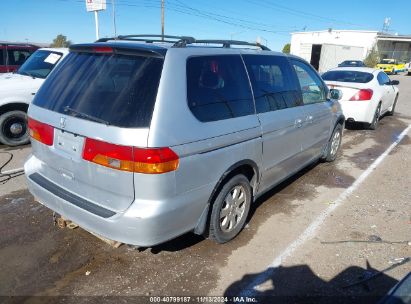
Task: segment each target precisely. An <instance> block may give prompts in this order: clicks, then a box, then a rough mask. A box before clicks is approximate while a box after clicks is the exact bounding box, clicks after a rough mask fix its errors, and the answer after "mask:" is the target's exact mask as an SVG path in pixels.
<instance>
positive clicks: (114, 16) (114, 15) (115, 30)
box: [111, 0, 117, 37]
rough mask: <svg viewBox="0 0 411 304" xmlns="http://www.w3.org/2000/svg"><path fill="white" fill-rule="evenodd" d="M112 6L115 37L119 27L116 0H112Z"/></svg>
mask: <svg viewBox="0 0 411 304" xmlns="http://www.w3.org/2000/svg"><path fill="white" fill-rule="evenodd" d="M111 6H112V8H113V29H114V37H117V28H116V9H115V6H114V0H111Z"/></svg>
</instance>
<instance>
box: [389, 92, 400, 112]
mask: <svg viewBox="0 0 411 304" xmlns="http://www.w3.org/2000/svg"><path fill="white" fill-rule="evenodd" d="M397 100H398V95H397V96H395V100H394V103H393V104H392V109H391V111H388V112H387V116H393V115H394V111H395V107H396V106H397Z"/></svg>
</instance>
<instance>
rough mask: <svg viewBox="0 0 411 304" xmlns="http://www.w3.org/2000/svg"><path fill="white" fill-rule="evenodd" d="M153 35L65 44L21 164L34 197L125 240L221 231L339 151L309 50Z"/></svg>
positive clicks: (37, 106) (335, 109)
mask: <svg viewBox="0 0 411 304" xmlns="http://www.w3.org/2000/svg"><path fill="white" fill-rule="evenodd" d="M150 37H151V38H152V39H149V38H150ZM150 37H146V36H144V35H134V36H120V37H117V38H116V39H102V40H99V41H98V42H95V43H90V44H78V45H73V46H71V47H70V53H69V55H68V56H67V57H66V58H65V59H64V61H63V62H62V63H61V64H60V65H59V66H57V67H56V69H55V71H54V72H53V73H52V74H51V75H50V77H49V78H47V80H46V81H45V83H44V85H43V86H42V87H41V89H40V91H39V92H38V93H37V94H36V97H35V99H34V101H33V103H32V104H31V105H30V108H29V111H28V116H29V129H30V135H31V140H32V149H33V151H32V155H31V156H30V157H29V159H28V160H27V162H26V163H25V173H26V176H27V180H28V185H29V189H30V191H31V193H32V194H33V195H34V196H35V198H36V200H38V201H39V202H40V203H42V204H44V205H45V206H47V207H49V208H50V209H52V210H53V211H55V212H57V213H58V214H61V215H62V216H64V218H67V219H70V220H72V221H74V222H75V223H77V224H78V225H80V226H81V227H83V228H85V229H86V230H89V231H91V232H93V233H96V234H99V235H101V236H103V237H105V238H108V239H112V240H116V241H119V242H123V243H126V244H133V245H138V246H153V245H155V244H159V243H162V242H165V241H167V240H170V239H173V238H175V237H177V236H179V235H181V234H184V233H186V232H189V231H192V232H194V233H196V234H202V235H205V236H207V237H209V238H211V239H213V240H215V241H216V242H218V243H224V242H227V241H229V240H231V239H233V238H234V237H235V236H236V235H237V234H238V233H239V232H240V230H241V229H242V228H243V226H244V224H245V222H246V219H247V215H248V211H249V209H250V206H251V204H252V203H253V202H254V201H255V199H256V198H257V197H259V196H260V195H261V194H263V193H264V192H266V191H268V190H269V189H270V188H272V187H273V186H274V185H276V184H278V183H280V182H281V181H283V180H285V179H286V178H287V177H290V176H291V175H293V174H294V173H296V172H297V171H299V170H301V169H302V168H303V167H305V166H307V165H308V164H310V163H312V162H316V161H318V160H325V161H333V160H334V159H335V158H336V156H337V152H338V149H339V147H340V143H341V137H342V130H343V125H344V120H345V119H344V116H343V115H342V112H341V109H340V106H339V104H338V102H337V101H335V100H332V99H330V92H329V91H328V89H327V86H326V85H325V84H324V82H323V81H322V80H321V78H320V76H319V75H318V74H317V73H316V71H315V70H314V69H313V68H312V67H311V66H310V65H309V64H308V63H307V62H305V61H304V60H302V59H300V58H298V57H295V56H290V55H284V54H282V53H276V52H272V51H270V50H269V49H267V48H266V47H264V46H260V45H258V44H257V45H254V44H251V43H245V42H239V41H221V40H195V39H194V38H190V37H174V36H165V40H164V41H161V40H160V39H159V38H158V37H153V36H150ZM221 46H222V47H221ZM332 93H333V94H334V95H335V96H334V97H335V98H337V97H338V91H334V92H332Z"/></svg>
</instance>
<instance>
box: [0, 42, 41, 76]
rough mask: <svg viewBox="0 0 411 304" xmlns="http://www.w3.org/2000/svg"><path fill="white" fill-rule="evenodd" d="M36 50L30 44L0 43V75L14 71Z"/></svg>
mask: <svg viewBox="0 0 411 304" xmlns="http://www.w3.org/2000/svg"><path fill="white" fill-rule="evenodd" d="M38 48H39V47H38V46H36V45H32V44H21V43H6V42H0V73H9V72H14V71H16V70H17V69H18V68H19V67H20V66H21V65H22V64H23V63H24V62H25V61H26V60H27V59H28V58H29V57H30V55H31V54H33V53H34V52H35V51H36V50H37V49H38Z"/></svg>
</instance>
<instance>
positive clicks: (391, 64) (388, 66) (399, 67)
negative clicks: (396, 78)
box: [376, 59, 405, 74]
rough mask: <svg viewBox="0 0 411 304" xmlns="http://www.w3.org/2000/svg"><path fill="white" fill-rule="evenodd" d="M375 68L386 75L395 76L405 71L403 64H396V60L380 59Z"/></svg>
mask: <svg viewBox="0 0 411 304" xmlns="http://www.w3.org/2000/svg"><path fill="white" fill-rule="evenodd" d="M376 68H377V69H381V70H383V71H384V72H385V73H387V74H397V73H398V72H404V71H405V63H398V60H397V59H382V60H381V61H380V63H379V64H377V66H376Z"/></svg>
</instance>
